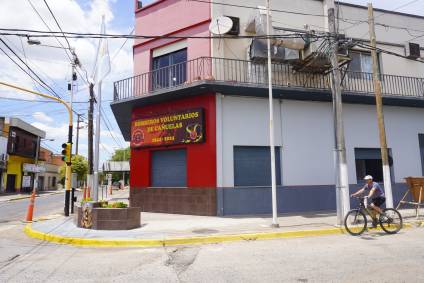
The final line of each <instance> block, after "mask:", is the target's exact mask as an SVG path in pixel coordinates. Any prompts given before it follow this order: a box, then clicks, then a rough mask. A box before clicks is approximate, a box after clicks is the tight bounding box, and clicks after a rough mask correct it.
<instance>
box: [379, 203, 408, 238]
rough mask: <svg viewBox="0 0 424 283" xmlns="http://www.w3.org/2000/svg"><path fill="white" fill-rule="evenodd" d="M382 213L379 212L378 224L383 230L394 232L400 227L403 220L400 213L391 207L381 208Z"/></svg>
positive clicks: (389, 232)
mask: <svg viewBox="0 0 424 283" xmlns="http://www.w3.org/2000/svg"><path fill="white" fill-rule="evenodd" d="M383 212H384V214H380V217H379V221H380V226H381V228H382V229H383V230H384V232H386V233H388V234H396V233H397V232H399V231H400V229H402V226H403V220H402V216H401V215H400V213H399V212H398V211H397V210H396V209H393V208H386V209H384V210H383Z"/></svg>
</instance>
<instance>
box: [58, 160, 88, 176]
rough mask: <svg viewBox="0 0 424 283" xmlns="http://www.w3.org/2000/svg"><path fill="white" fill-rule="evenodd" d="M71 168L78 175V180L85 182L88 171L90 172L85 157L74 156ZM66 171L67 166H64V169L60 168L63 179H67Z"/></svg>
mask: <svg viewBox="0 0 424 283" xmlns="http://www.w3.org/2000/svg"><path fill="white" fill-rule="evenodd" d="M71 168H72V173H77V176H78V180H80V181H82V180H85V178H86V176H87V171H88V162H87V159H85V157H84V156H81V155H74V156H72V165H71ZM65 171H66V165H65V164H64V165H62V167H60V171H59V173H60V177H61V179H64V178H65Z"/></svg>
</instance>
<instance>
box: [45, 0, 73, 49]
mask: <svg viewBox="0 0 424 283" xmlns="http://www.w3.org/2000/svg"><path fill="white" fill-rule="evenodd" d="M44 4H46V6H47V9H48V10H49V12H50V14H51V15H52V17H53V19H54V21H55V22H56V25H57V27H58V28H59V30H60V31H61V32H62V34H63V35H65V34H64V33H63V30H62V28H61V27H60V24H59V22H58V21H57V19H56V17H55V15H54V13H53V11H52V9H50V6H49V4H48V3H47V1H46V0H44ZM65 41H66V43H67V44H68V48H69V50H72V48H71V45H70V44H69V41H68V39H67V38H66V37H65Z"/></svg>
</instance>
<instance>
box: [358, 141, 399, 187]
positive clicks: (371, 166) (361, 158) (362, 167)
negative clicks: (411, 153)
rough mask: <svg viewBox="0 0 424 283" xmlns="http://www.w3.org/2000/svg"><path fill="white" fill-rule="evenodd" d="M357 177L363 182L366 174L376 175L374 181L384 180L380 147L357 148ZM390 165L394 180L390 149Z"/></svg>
mask: <svg viewBox="0 0 424 283" xmlns="http://www.w3.org/2000/svg"><path fill="white" fill-rule="evenodd" d="M355 164H356V179H357V181H358V182H362V181H363V178H364V177H365V176H366V175H371V176H373V177H374V181H376V182H382V181H383V162H382V160H381V149H380V148H355ZM389 165H390V171H391V176H392V180H393V159H392V152H391V149H389Z"/></svg>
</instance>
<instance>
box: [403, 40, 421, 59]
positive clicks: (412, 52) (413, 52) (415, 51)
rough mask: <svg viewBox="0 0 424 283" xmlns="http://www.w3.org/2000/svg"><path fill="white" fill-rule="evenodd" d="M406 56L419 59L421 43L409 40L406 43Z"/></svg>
mask: <svg viewBox="0 0 424 283" xmlns="http://www.w3.org/2000/svg"><path fill="white" fill-rule="evenodd" d="M405 56H406V57H408V58H409V59H418V58H420V57H421V50H420V45H419V44H418V43H412V42H407V43H406V44H405Z"/></svg>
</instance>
